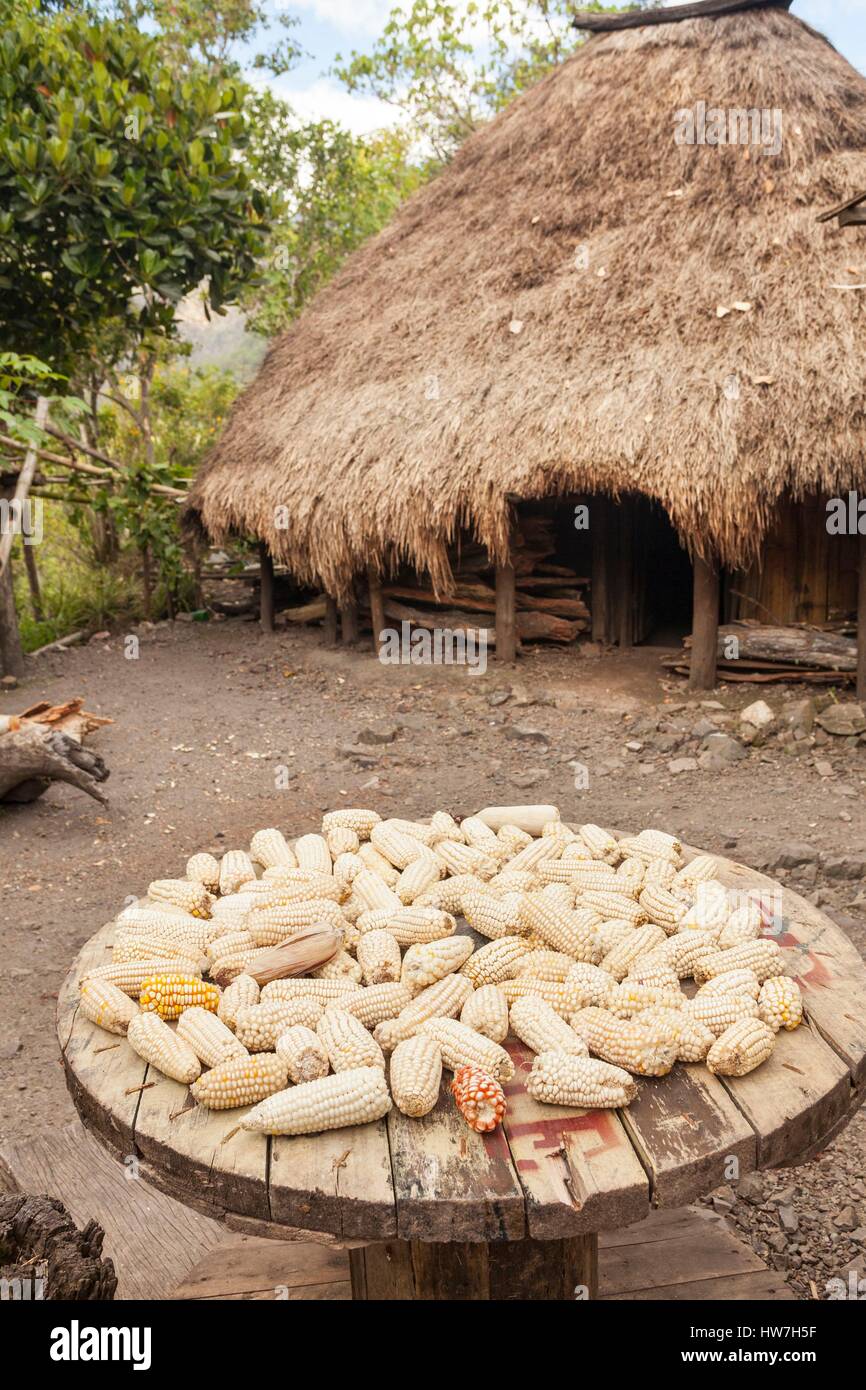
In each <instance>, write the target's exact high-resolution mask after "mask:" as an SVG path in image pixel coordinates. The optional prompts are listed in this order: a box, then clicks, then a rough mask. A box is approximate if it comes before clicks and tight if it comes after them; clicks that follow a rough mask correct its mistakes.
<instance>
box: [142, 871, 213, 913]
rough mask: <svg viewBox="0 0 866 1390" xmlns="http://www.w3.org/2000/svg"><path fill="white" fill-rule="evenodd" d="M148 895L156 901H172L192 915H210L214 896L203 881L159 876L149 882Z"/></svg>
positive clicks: (175, 905)
mask: <svg viewBox="0 0 866 1390" xmlns="http://www.w3.org/2000/svg"><path fill="white" fill-rule="evenodd" d="M147 896H148V897H149V898H151V899H153V901H154V902H163V903H171V905H172V907H179V908H180V909H181V911H182V912H188V913H189V914H190V916H192V917H210V915H211V905H212V903H213V896H212V894H210V893H209V892H208V891H207V889H206V888H205V886H204V884H202V883H191V882H190V881H189V879H187V878H157V879H154V881H153V883H150V884H148V888H147Z"/></svg>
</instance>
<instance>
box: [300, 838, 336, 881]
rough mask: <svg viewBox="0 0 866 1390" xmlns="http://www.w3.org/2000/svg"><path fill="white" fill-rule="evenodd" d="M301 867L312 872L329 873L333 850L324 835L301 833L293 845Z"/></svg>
mask: <svg viewBox="0 0 866 1390" xmlns="http://www.w3.org/2000/svg"><path fill="white" fill-rule="evenodd" d="M292 849H293V850H294V852H295V858H296V859H297V861H298V868H299V869H308V870H309V872H310V873H314V874H327V875H328V876H330V873H331V868H332V860H331V851H330V850H329V849H328V842H327V840H326V839H325V837H324V835H301V836H300V838H299V839H297V840H295V843H294V844H293V845H292Z"/></svg>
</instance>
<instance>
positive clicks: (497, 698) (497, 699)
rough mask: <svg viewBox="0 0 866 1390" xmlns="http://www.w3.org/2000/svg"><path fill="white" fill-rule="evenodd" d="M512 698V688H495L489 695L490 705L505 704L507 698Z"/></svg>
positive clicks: (488, 701)
mask: <svg viewBox="0 0 866 1390" xmlns="http://www.w3.org/2000/svg"><path fill="white" fill-rule="evenodd" d="M510 699H511V691H510V690H494V691H493V692H492V694H490V695H488V696H487V703H488V705H494V706H495V705H504V704H505V701H506V700H510Z"/></svg>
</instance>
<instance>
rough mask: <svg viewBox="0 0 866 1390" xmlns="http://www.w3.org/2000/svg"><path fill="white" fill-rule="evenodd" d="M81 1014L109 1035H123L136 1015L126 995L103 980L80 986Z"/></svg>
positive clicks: (135, 1005) (86, 982)
mask: <svg viewBox="0 0 866 1390" xmlns="http://www.w3.org/2000/svg"><path fill="white" fill-rule="evenodd" d="M81 1012H82V1013H83V1014H84V1017H85V1018H89V1019H90V1022H91V1023H95V1024H96V1025H97V1027H98V1028H105V1029H106V1030H107V1031H108V1032H109V1033H125V1032H126V1030H127V1028H128V1027H129V1024H130V1023H131V1022H132V1020H133V1019H134V1018H135V1016H136V1014H137V1013H138V1005H137V1004H134V1003H133V1001H132V1000H131V999H130V997H129V995H128V994H124V992H123V990H122V989H118V988H117V985H110V984H108V983H107V981H105V980H94V979H93V977H92V976H91V977H90V979H87V980H85V981H84V984H83V985H82V986H81Z"/></svg>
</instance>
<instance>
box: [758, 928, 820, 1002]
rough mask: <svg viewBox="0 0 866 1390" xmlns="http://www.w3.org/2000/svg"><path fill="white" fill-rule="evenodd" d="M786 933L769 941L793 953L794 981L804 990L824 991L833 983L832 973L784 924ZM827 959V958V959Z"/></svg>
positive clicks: (816, 954) (814, 952) (815, 953)
mask: <svg viewBox="0 0 866 1390" xmlns="http://www.w3.org/2000/svg"><path fill="white" fill-rule="evenodd" d="M785 925H786V927H787V931H784V932H783V933H782V934H781V935H780V936H773V937H771V940H773V941H775V942H776V943H777V944H778V945H779V946H781V948H782V950H783V951H794V952H795V953H796V959H795V961H794V965H795V968H796V973H795V975H794V979H795V980H796V981H797V983H798V984H799V985H800V986H801V987H802V988H804V989H826V987H827V986H828V985H832V984H833V983H834V976H833V972H832V971H831V970H829V969H828V968H827V966H826V965H825V964H824V962H823V960H822V959H821V957H820V956H819V955H818V953H817V952H816V951H814V950H812V949H811V947H809V946H806V945H805V944H804V943H803V942H802V941H800V940H799V938H798V937H797V936H795V934H794V932H793V930H792V929H791V923H790V922H786V923H785ZM828 959H829V957H828Z"/></svg>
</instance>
